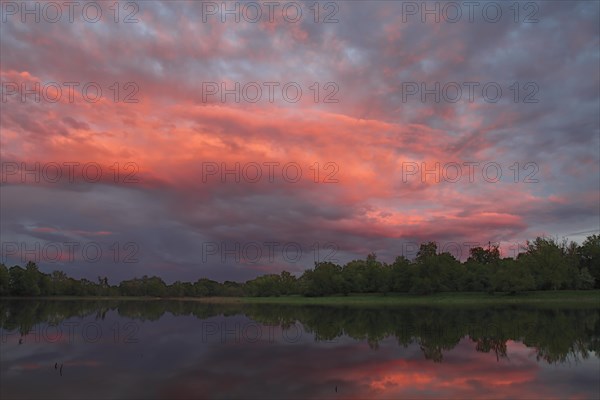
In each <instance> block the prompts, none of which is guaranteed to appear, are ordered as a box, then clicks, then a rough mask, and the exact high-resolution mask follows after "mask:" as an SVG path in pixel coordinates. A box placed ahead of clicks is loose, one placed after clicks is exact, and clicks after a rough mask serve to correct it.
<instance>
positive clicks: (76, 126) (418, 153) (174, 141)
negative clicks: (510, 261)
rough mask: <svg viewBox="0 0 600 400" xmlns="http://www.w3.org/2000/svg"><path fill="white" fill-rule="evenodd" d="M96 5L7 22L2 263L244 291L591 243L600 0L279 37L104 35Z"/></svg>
mask: <svg viewBox="0 0 600 400" xmlns="http://www.w3.org/2000/svg"><path fill="white" fill-rule="evenodd" d="M59 3H60V2H59ZM86 3H87V2H83V1H82V2H80V6H79V8H75V9H74V12H73V16H74V17H73V21H69V12H68V11H69V10H68V9H67V8H66V7H63V9H62V10H59V11H62V15H61V17H60V18H58V15H57V14H56V10H53V9H49V8H48V7H46V8H44V7H43V5H39V7H40V14H39V16H40V21H39V22H36V21H35V15H33V14H31V15H27V14H24V12H23V10H21V9H20V8H21V2H2V20H1V23H0V34H1V35H0V36H1V54H0V78H1V81H2V103H1V104H0V106H1V123H0V128H1V139H0V144H1V149H0V156H1V159H2V160H1V161H2V181H1V189H2V190H1V195H0V200H1V222H0V233H1V236H2V260H1V261H2V262H4V263H6V264H7V265H11V266H12V265H14V264H20V265H22V264H25V263H26V261H27V260H29V259H36V260H37V261H38V264H39V266H40V269H41V270H42V271H44V272H50V271H52V270H55V269H61V270H64V271H65V272H67V273H68V274H69V275H71V276H74V277H78V278H80V277H86V278H89V279H94V280H95V279H96V277H97V276H98V275H102V276H105V275H106V276H108V277H109V279H110V280H111V283H114V282H115V281H118V280H121V279H126V278H131V277H134V276H141V275H144V274H146V275H159V276H161V277H162V278H163V279H165V281H167V282H173V281H175V280H196V279H198V278H200V277H208V278H211V279H216V280H221V281H222V280H237V281H243V280H246V279H250V278H253V277H255V276H257V275H259V274H264V273H268V272H274V273H279V272H280V271H282V270H287V271H291V272H293V273H301V272H302V271H303V270H305V269H306V268H310V267H312V266H313V265H314V262H315V260H316V259H318V260H333V261H337V262H338V263H345V262H348V261H350V260H352V259H355V258H364V257H365V256H366V255H367V254H368V253H370V252H375V253H376V254H377V255H378V257H379V258H380V259H381V260H382V261H386V262H392V261H393V260H394V258H395V257H396V256H398V255H402V254H404V255H405V256H407V257H408V258H412V257H414V256H415V254H416V246H418V244H419V243H420V242H422V241H426V240H433V241H436V242H438V243H439V247H440V248H444V249H445V250H447V251H450V252H451V253H453V254H454V255H455V256H457V257H460V258H462V259H463V260H464V259H466V257H467V256H468V248H469V246H470V245H473V244H481V245H484V244H485V245H487V244H488V242H492V243H499V244H500V246H501V249H502V254H503V256H514V255H515V254H516V246H517V245H516V243H520V244H524V241H525V240H527V239H533V238H535V237H536V236H542V235H545V236H550V237H554V238H557V239H558V240H559V241H560V240H562V239H563V238H564V237H566V238H568V239H570V240H575V241H578V242H581V241H582V240H583V239H584V238H585V236H586V235H587V234H591V233H598V228H599V226H600V206H599V204H600V203H599V202H600V198H599V196H600V186H599V185H600V181H599V176H600V170H599V164H600V128H599V126H600V121H599V109H600V101H599V99H600V94H599V88H600V72H599V71H600V50H599V49H600V32H599V24H598V20H599V18H600V11H599V3H598V2H594V1H582V2H573V1H565V2H562V1H547V2H537V3H535V4H537V6H539V9H534V8H531V9H528V8H525V3H520V9H519V10H517V11H519V12H518V15H516V14H515V13H516V10H515V9H511V8H510V5H511V4H513V3H512V2H496V3H493V4H494V5H495V7H498V9H500V10H501V13H502V14H501V17H499V18H498V21H497V22H493V21H492V19H493V17H494V12H495V9H492V6H490V7H488V8H487V9H486V10H487V14H483V13H482V9H484V8H485V5H487V4H488V3H487V2H483V1H482V2H480V3H481V5H480V6H479V7H478V8H476V9H474V10H472V11H473V15H472V17H473V18H472V21H470V20H469V9H467V8H466V7H464V8H463V9H462V10H460V11H461V12H462V17H461V18H460V19H459V20H458V21H457V22H455V23H451V22H449V21H447V20H444V16H449V18H450V19H453V18H458V17H455V13H456V10H451V9H446V10H445V11H446V14H444V10H440V14H441V19H440V21H439V22H436V21H435V15H427V14H426V13H425V11H427V10H422V9H414V8H411V7H409V6H410V5H412V4H417V6H418V7H417V8H419V7H421V6H420V3H406V2H405V3H402V2H380V3H377V2H368V3H367V2H362V1H357V2H337V3H334V2H329V3H328V2H326V1H323V2H319V3H317V5H318V7H317V8H318V11H319V13H318V16H316V15H315V11H316V10H315V7H314V6H313V3H314V2H313V1H310V2H306V3H303V2H295V3H293V2H288V3H286V2H281V4H282V5H285V4H293V6H289V7H288V8H286V9H285V10H286V12H285V13H284V12H283V10H282V8H283V6H280V7H279V8H276V9H275V10H274V12H273V16H272V21H269V16H268V15H266V14H267V13H268V8H267V6H264V5H263V3H264V2H257V3H252V4H253V5H252V6H249V5H248V3H244V2H242V3H240V5H239V10H238V11H239V13H237V14H236V11H235V8H234V7H235V3H234V2H228V3H227V4H226V5H224V4H222V3H221V2H220V1H219V2H215V3H210V2H209V3H206V2H205V3H204V4H203V3H201V2H187V1H169V2H158V1H156V2H155V1H144V2H138V3H137V4H138V8H139V9H135V7H133V6H131V7H129V6H127V3H126V2H120V3H119V8H120V9H119V15H118V17H119V20H118V22H115V11H114V10H113V9H110V8H109V7H110V5H111V4H112V2H100V3H99V4H100V6H99V7H100V9H101V11H102V17H101V18H100V20H99V21H97V22H95V23H94V22H91V21H90V20H93V19H94V15H95V11H96V10H94V9H90V7H87V8H86V12H87V14H83V16H82V9H83V8H85V7H84V5H85V4H86ZM254 4H258V5H259V6H260V7H262V10H261V11H262V13H263V14H262V18H261V21H258V22H252V21H249V20H252V19H253V18H254V16H255V13H256V12H257V10H258V8H256V7H254ZM407 4H408V5H409V6H407ZM427 4H428V7H430V8H431V9H434V6H435V3H434V2H429V3H427ZM441 4H442V5H443V4H446V3H443V2H442V3H441ZM225 6H227V7H230V8H228V9H231V10H234V11H232V12H233V14H225V13H224V11H226V10H224V9H223V7H225ZM27 7H29V9H33V10H35V2H29V3H27ZM215 7H216V8H215ZM297 7H300V8H299V9H301V10H302V15H301V16H298V14H297V13H296V10H297V9H298V8H297ZM310 7H313V8H312V9H311V8H310ZM423 7H424V6H423ZM440 7H441V6H440ZM129 14H131V16H130V17H129V19H130V20H131V19H134V18H135V19H137V22H132V21H129V22H130V23H126V22H124V21H123V20H124V19H125V18H126V17H127V16H128V15H129ZM55 16H56V17H57V18H58V21H57V22H54V23H53V22H51V20H52V19H53V18H54V17H55ZM236 16H237V17H239V22H237V21H236V20H235V18H236ZM315 16H316V17H317V22H315ZM22 18H23V19H25V22H23V20H22ZM222 18H226V20H225V22H223V21H222ZM422 18H425V19H426V20H425V22H423V20H422ZM294 19H297V21H296V22H294V21H293V20H294ZM515 19H517V21H516V22H515ZM324 20H325V21H324ZM335 20H337V22H335ZM535 20H537V22H535ZM52 82H54V83H52ZM69 82H72V84H70V83H69ZM115 82H116V83H117V84H116V85H115ZM236 82H237V83H238V84H239V88H240V89H239V91H237V93H234V92H236V91H235V87H236ZM436 82H438V83H439V87H440V90H439V92H438V93H439V94H440V98H439V99H437V100H438V101H436V98H435V96H436V94H435V93H433V92H435V90H434V88H435V84H436ZM36 83H38V84H39V85H40V86H39V90H37V91H36V86H35V85H36ZM65 83H67V84H65ZM69 85H71V86H69ZM86 85H87V86H86ZM222 85H224V88H225V89H228V90H230V91H231V92H230V94H228V95H225V96H223V97H222V91H221V89H222V87H221V86H222ZM84 86H86V87H87V88H88V89H89V90H88V91H87V92H86V93H84V94H86V95H87V97H85V96H84V95H83V94H82V88H83V87H84ZM69 87H72V88H73V90H72V93H69V92H70V90H69ZM283 87H286V90H285V91H284V90H282V89H283ZM457 87H459V88H461V90H462V95H461V96H458V95H457V93H458V92H457V90H456V88H457ZM469 87H472V88H473V96H472V98H470V96H469ZM483 87H486V88H487V92H484V93H482V88H483ZM57 88H58V91H57ZM96 88H100V89H101V90H102V95H101V96H100V97H99V98H98V99H97V101H96V100H95V99H94V97H95V95H96V92H95V90H96ZM257 88H260V90H261V91H262V93H260V92H258V91H257ZM298 88H299V89H300V90H301V91H302V93H301V95H299V92H298ZM497 88H500V89H501V91H502V93H501V95H500V94H499V92H496V90H497ZM23 89H25V91H24V90H23ZM117 89H118V95H119V96H118V98H115V95H116V93H117ZM317 89H318V93H317ZM422 89H425V90H426V91H429V92H426V93H425V94H424V93H422ZM27 90H29V92H26V91H27ZM270 90H272V93H273V97H272V98H270V94H271V93H270ZM215 92H216V93H215ZM415 92H416V93H415ZM36 93H37V94H36ZM427 93H429V94H427ZM69 94H72V95H73V97H72V98H69ZM422 94H424V98H422V96H421V95H422ZM37 95H39V99H38V98H36V96H37ZM236 95H237V96H239V99H237V100H239V101H236V98H235V97H236ZM317 95H318V96H317ZM286 96H287V97H286ZM457 97H459V98H457ZM116 100H118V101H116ZM124 100H127V101H124ZM130 100H137V102H128V101H130ZM254 100H256V101H254ZM296 100H297V101H296ZM455 100H456V101H455ZM36 163H39V164H37V165H36ZM77 163H78V164H77ZM236 163H239V166H240V167H239V174H238V176H236V172H235V168H236ZM436 163H439V166H440V167H439V169H438V171H439V182H436V176H435V174H434V173H428V174H426V175H422V174H421V172H422V170H423V169H424V168H423V167H425V168H426V169H427V170H435V169H436ZM515 163H517V164H515ZM117 165H118V168H117V167H116V166H117ZM57 166H58V167H59V168H60V171H61V172H62V176H61V177H58V175H57V171H58V169H57ZM69 166H72V167H69ZM84 166H87V167H86V168H83V167H84ZM257 166H258V167H259V168H260V171H261V173H262V175H257ZM457 166H460V168H461V170H460V175H458V172H459V170H458V169H457ZM484 166H485V168H484ZM23 169H26V170H27V171H29V172H26V171H23ZM224 170H225V171H224ZM31 171H33V172H31ZM117 171H118V173H117ZM517 171H518V174H517ZM69 172H72V176H71V174H69ZM223 172H225V174H224V175H222V173H223ZM317 172H318V174H317ZM470 172H472V174H471V173H470ZM497 172H501V177H500V176H499V175H498V174H497ZM99 173H101V176H99ZM97 175H98V176H97ZM497 175H498V176H497ZM96 176H97V178H96ZM84 248H85V249H86V250H85V251H87V253H86V252H84V251H83V249H84ZM317 248H318V249H319V250H318V251H317ZM57 249H58V250H57ZM97 249H100V250H101V252H102V255H101V257H98V260H97V261H95V262H94V260H93V259H94V258H95V255H94V254H95V252H96V250H97ZM298 249H301V250H302V252H301V254H299V253H298V251H297V250H298ZM57 252H58V253H57ZM24 253H25V254H24ZM71 255H72V257H70V256H71ZM271 255H272V257H271ZM238 257H239V260H238V259H237V258H238Z"/></svg>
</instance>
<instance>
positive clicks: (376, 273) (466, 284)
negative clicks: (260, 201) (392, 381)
mask: <svg viewBox="0 0 600 400" xmlns="http://www.w3.org/2000/svg"><path fill="white" fill-rule="evenodd" d="M523 250H524V251H523V252H522V253H520V254H519V255H518V257H516V258H502V257H501V256H500V251H499V249H498V247H496V246H491V245H490V246H488V248H483V247H475V248H472V249H471V250H470V256H469V258H468V259H467V260H466V261H464V262H461V261H459V260H457V259H456V258H455V257H454V256H452V255H451V254H450V253H447V252H438V249H437V245H436V243H435V242H428V243H423V244H421V246H420V249H419V252H418V253H417V256H416V258H415V259H414V260H409V259H407V258H405V257H403V256H399V257H397V258H396V259H395V261H394V262H393V263H391V264H388V263H385V262H381V261H379V260H378V259H377V256H376V255H375V254H374V253H372V254H369V255H368V256H367V257H366V259H364V260H353V261H350V262H348V263H347V264H345V265H343V266H341V265H337V264H334V263H331V262H322V263H315V266H314V268H312V269H308V270H306V271H304V272H303V273H302V275H301V276H300V277H296V276H294V275H292V274H291V273H290V272H287V271H283V272H281V273H280V274H266V275H262V276H259V277H257V278H255V279H252V280H249V281H246V282H243V283H240V282H232V281H225V282H222V283H220V282H216V281H213V280H210V279H207V278H200V279H198V280H197V281H196V282H181V281H176V282H174V283H172V284H166V283H165V282H164V281H163V279H162V278H160V277H157V276H150V277H149V276H143V277H141V278H134V279H129V280H125V281H122V282H120V283H119V284H116V285H111V284H109V282H108V279H107V278H106V277H100V276H99V277H98V281H97V282H93V281H90V280H88V279H74V278H71V277H69V276H67V275H66V274H65V273H64V272H62V271H54V272H52V273H50V274H46V273H43V272H41V271H40V270H39V268H38V266H37V265H36V264H35V263H34V262H29V263H27V265H26V266H25V268H22V267H20V266H18V265H15V266H12V267H7V266H6V265H4V264H0V296H27V297H31V296H151V297H212V296H231V297H245V296H251V297H265V296H286V295H303V296H330V295H349V294H371V293H373V294H374V293H379V294H383V295H387V294H389V293H409V294H414V295H428V294H432V293H439V292H487V293H496V292H502V293H509V294H516V293H520V292H527V291H536V290H591V289H600V235H592V236H588V237H587V238H586V240H585V241H584V242H583V243H582V244H581V245H579V244H577V243H575V242H570V243H566V242H563V243H557V241H555V240H553V239H548V238H541V237H538V238H536V239H535V240H534V241H531V242H527V244H526V246H525V247H524V249H523Z"/></svg>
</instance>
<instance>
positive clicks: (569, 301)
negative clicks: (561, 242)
mask: <svg viewBox="0 0 600 400" xmlns="http://www.w3.org/2000/svg"><path fill="white" fill-rule="evenodd" d="M1 299H2V300H5V299H6V300H19V299H21V300H22V299H31V300H79V301H81V300H84V301H85V300H88V301H102V300H112V301H114V300H118V301H160V300H173V301H195V302H202V303H214V304H285V305H331V306H346V305H353V306H355V305H363V306H413V305H414V306H417V305H420V306H479V305H528V304H531V305H552V306H560V305H566V306H588V307H598V308H600V290H585V291H583V290H582V291H574V290H557V291H536V292H526V293H519V294H514V295H512V294H507V293H495V294H489V293H478V292H459V293H435V294H430V295H426V296H415V295H409V294H404V293H393V294H388V295H385V296H384V295H382V294H373V295H365V294H355V295H348V296H326V297H304V296H298V295H295V296H280V297H176V298H173V297H169V298H159V297H127V296H112V297H109V296H106V297H101V296H98V297H81V296H55V297H2V298H1Z"/></svg>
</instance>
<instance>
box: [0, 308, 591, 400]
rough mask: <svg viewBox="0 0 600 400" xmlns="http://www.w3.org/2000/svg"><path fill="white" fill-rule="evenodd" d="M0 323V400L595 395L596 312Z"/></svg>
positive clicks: (104, 314)
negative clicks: (13, 399)
mask: <svg viewBox="0 0 600 400" xmlns="http://www.w3.org/2000/svg"><path fill="white" fill-rule="evenodd" d="M0 326H1V329H0V333H1V334H2V338H1V350H0V368H1V380H0V383H1V385H0V395H1V397H2V398H3V399H4V398H6V399H10V398H24V399H34V398H76V399H82V398H85V399H93V398H186V399H191V398H217V399H220V398H224V399H229V398H253V399H254V398H261V399H264V398H276V399H280V398H319V399H320V398H323V399H335V398H393V399H398V398H473V397H485V398H528V399H532V398H536V399H537V398H543V397H555V398H585V399H590V398H599V397H600V383H599V381H600V379H599V377H600V359H599V354H600V310H599V309H590V308H582V309H562V308H561V309H555V308H532V307H519V308H515V307H495V308H490V307H487V308H485V309H483V308H458V309H457V308H442V309H440V308H414V307H413V308H385V309H381V308H379V309H370V308H363V307H360V308H353V307H337V308H336V307H314V306H311V307H299V306H272V305H260V306H259V305H246V306H240V305H207V304H200V303H195V302H173V301H152V302H138V301H127V302H117V301H112V302H111V301H33V300H29V301H2V302H0ZM55 364H56V367H57V368H56V369H55ZM61 366H62V371H61V369H60V367H61ZM336 388H337V392H336Z"/></svg>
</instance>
